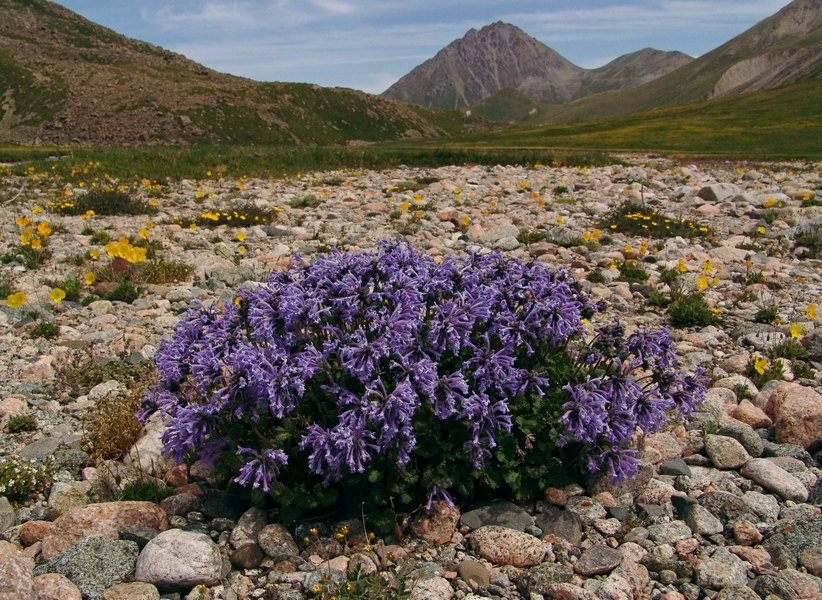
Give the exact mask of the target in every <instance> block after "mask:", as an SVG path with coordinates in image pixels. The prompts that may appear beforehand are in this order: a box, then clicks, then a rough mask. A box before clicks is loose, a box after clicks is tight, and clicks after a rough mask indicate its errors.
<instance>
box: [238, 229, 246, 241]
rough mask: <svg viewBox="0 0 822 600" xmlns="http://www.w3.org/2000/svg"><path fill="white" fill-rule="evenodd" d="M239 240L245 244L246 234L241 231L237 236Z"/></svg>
mask: <svg viewBox="0 0 822 600" xmlns="http://www.w3.org/2000/svg"><path fill="white" fill-rule="evenodd" d="M237 240H238V241H240V242H244V241H245V233H243V232H242V231H240V232H239V233H238V234H237Z"/></svg>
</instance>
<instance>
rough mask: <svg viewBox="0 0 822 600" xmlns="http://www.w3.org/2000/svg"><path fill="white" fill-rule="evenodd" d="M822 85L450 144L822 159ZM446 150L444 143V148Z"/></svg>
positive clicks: (480, 136)
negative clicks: (821, 99) (821, 100)
mask: <svg viewBox="0 0 822 600" xmlns="http://www.w3.org/2000/svg"><path fill="white" fill-rule="evenodd" d="M819 98H822V80H819V79H815V80H811V81H804V82H800V83H796V84H792V85H788V86H783V87H779V88H774V89H771V90H766V91H762V92H754V93H751V94H745V95H742V96H735V97H730V98H722V99H717V100H711V101H706V102H698V103H693V104H688V105H685V106H679V107H675V108H667V109H659V110H655V111H650V112H645V113H639V114H634V115H627V116H621V117H613V118H610V119H602V120H596V121H589V122H585V123H574V124H564V125H549V126H544V125H543V126H529V127H526V126H519V127H513V128H511V127H509V128H505V129H499V130H496V131H494V132H489V133H485V134H475V135H471V136H462V137H458V138H454V139H452V140H449V141H448V143H449V144H452V145H453V146H455V147H476V148H482V147H503V148H577V149H588V150H602V151H621V150H622V151H643V152H648V151H652V152H663V153H675V154H694V155H702V156H720V157H732V158H804V159H820V158H822V102H820V101H819ZM440 145H441V144H440Z"/></svg>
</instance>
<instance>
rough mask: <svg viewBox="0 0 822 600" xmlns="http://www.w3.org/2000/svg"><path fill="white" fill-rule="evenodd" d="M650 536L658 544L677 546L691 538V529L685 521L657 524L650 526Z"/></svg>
mask: <svg viewBox="0 0 822 600" xmlns="http://www.w3.org/2000/svg"><path fill="white" fill-rule="evenodd" d="M648 536H649V537H650V538H651V539H652V540H653V541H655V542H656V543H658V544H672V545H673V544H675V543H676V542H678V541H679V540H684V539H686V538H689V537H691V529H690V527H688V525H687V524H686V523H684V522H683V521H671V522H670V523H657V524H655V525H649V526H648Z"/></svg>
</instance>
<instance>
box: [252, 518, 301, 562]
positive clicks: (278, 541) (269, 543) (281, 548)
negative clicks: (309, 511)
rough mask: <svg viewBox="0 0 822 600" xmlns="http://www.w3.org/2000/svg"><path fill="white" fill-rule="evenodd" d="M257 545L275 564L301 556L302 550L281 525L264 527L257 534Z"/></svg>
mask: <svg viewBox="0 0 822 600" xmlns="http://www.w3.org/2000/svg"><path fill="white" fill-rule="evenodd" d="M257 543H258V544H259V545H260V548H262V550H263V552H265V554H266V556H268V557H269V558H270V559H271V560H273V561H274V562H278V561H281V560H286V559H287V558H291V557H293V556H299V555H300V549H299V548H298V547H297V544H296V543H295V542H294V538H293V537H291V534H290V533H289V532H288V530H287V529H286V528H285V527H283V526H282V525H280V524H279V523H271V524H270V525H266V526H265V527H263V528H262V529H261V530H260V532H259V534H257Z"/></svg>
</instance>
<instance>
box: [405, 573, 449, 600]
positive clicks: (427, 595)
mask: <svg viewBox="0 0 822 600" xmlns="http://www.w3.org/2000/svg"><path fill="white" fill-rule="evenodd" d="M453 597H454V590H453V588H452V587H451V584H450V583H448V580H447V579H445V578H444V577H439V576H437V577H431V578H430V579H424V580H422V581H418V582H417V584H416V585H415V586H414V588H413V589H412V590H411V596H410V600H451V598H453Z"/></svg>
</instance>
